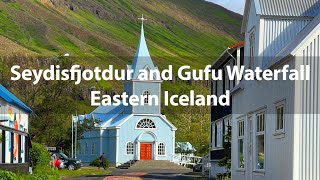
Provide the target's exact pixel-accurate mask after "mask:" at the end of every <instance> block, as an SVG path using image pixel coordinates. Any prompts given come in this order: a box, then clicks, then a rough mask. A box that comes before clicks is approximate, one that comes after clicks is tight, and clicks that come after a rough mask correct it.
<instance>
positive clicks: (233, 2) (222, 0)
mask: <svg viewBox="0 0 320 180" xmlns="http://www.w3.org/2000/svg"><path fill="white" fill-rule="evenodd" d="M207 1H209V2H213V3H215V4H219V5H221V6H223V7H225V8H226V9H229V10H231V11H233V12H236V13H239V14H243V11H244V5H245V0H207Z"/></svg>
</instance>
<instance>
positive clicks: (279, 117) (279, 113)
mask: <svg viewBox="0 0 320 180" xmlns="http://www.w3.org/2000/svg"><path fill="white" fill-rule="evenodd" d="M283 131H284V103H281V104H278V105H277V106H276V132H283Z"/></svg>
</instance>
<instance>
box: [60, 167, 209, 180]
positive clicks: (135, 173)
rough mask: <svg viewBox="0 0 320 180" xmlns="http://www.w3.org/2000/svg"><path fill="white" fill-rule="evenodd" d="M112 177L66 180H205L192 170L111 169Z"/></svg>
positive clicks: (95, 176) (84, 177)
mask: <svg viewBox="0 0 320 180" xmlns="http://www.w3.org/2000/svg"><path fill="white" fill-rule="evenodd" d="M111 171H112V173H111V174H110V175H91V176H83V177H79V178H70V179H65V180H86V179H89V180H104V179H116V180H122V179H130V180H140V179H147V180H148V179H150V180H151V179H168V180H171V179H172V180H185V179H187V180H188V179H190V180H193V179H203V178H202V177H201V174H200V173H193V172H192V170H189V169H188V170H145V171H144V170H128V169H114V168H112V169H111Z"/></svg>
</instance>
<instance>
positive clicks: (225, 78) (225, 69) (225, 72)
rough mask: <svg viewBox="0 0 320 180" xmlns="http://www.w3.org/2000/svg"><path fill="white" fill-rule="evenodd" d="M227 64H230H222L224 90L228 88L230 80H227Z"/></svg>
mask: <svg viewBox="0 0 320 180" xmlns="http://www.w3.org/2000/svg"><path fill="white" fill-rule="evenodd" d="M227 66H230V65H229V64H226V65H225V66H224V86H225V89H224V91H226V90H230V80H229V76H228V71H227Z"/></svg>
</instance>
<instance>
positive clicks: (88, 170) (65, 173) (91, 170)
mask: <svg viewBox="0 0 320 180" xmlns="http://www.w3.org/2000/svg"><path fill="white" fill-rule="evenodd" d="M58 173H59V175H60V176H61V177H62V178H66V177H80V176H86V175H108V174H110V173H111V171H110V170H108V169H107V170H104V169H103V168H101V169H98V168H97V167H81V168H80V169H78V170H75V171H69V170H68V169H62V170H59V171H58Z"/></svg>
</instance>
